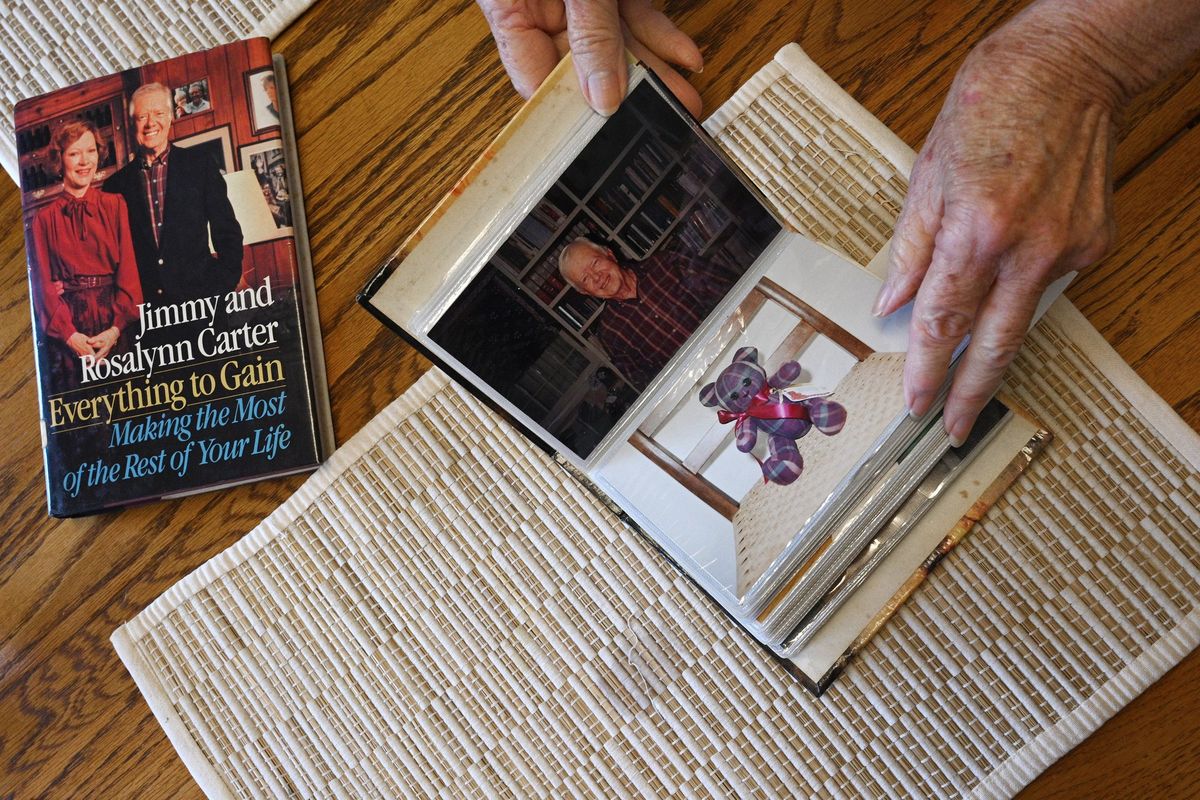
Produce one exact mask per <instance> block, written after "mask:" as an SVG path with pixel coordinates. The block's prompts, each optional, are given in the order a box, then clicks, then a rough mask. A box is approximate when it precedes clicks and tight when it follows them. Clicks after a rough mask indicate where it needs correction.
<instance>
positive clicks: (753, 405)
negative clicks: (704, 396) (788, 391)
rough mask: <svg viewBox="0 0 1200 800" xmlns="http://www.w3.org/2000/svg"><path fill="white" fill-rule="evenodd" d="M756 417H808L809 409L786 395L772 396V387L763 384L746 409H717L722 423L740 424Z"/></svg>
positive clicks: (718, 417)
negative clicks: (737, 410)
mask: <svg viewBox="0 0 1200 800" xmlns="http://www.w3.org/2000/svg"><path fill="white" fill-rule="evenodd" d="M751 417H752V418H754V419H808V418H809V416H808V409H807V408H806V407H805V406H804V405H803V404H801V403H797V402H795V401H789V400H788V398H787V397H785V396H784V395H782V394H781V395H779V397H778V398H773V397H771V387H770V386H763V388H761V389H759V391H758V394H756V395H754V397H753V398H752V399H751V400H750V407H749V408H747V409H746V410H745V411H740V412H735V411H726V410H725V409H723V408H721V409H718V410H717V421H719V422H720V423H721V424H722V425H725V424H728V423H730V422H735V421H736V422H737V423H738V424H739V425H740V424H742V423H743V422H745V421H746V420H747V419H749V418H751Z"/></svg>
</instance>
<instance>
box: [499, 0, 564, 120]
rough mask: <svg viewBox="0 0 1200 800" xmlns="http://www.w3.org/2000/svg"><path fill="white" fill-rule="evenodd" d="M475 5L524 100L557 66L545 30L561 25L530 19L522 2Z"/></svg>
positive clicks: (561, 24)
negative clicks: (480, 11)
mask: <svg viewBox="0 0 1200 800" xmlns="http://www.w3.org/2000/svg"><path fill="white" fill-rule="evenodd" d="M478 2H479V7H480V8H481V9H482V10H483V15H484V17H485V18H486V19H487V22H488V27H489V28H491V29H492V38H493V39H495V40H496V49H497V50H499V51H500V60H501V61H502V62H503V63H504V69H505V71H506V72H507V73H508V77H509V79H510V80H511V81H512V84H513V87H514V88H515V89H516V90H517V91H518V92H519V93H520V94H521V96H522V97H524V98H526V99H528V98H529V96H530V95H532V94H533V93H534V91H535V90H536V89H537V87H538V86H540V85H541V84H542V81H544V80H545V79H546V76H547V75H549V74H550V72H551V71H552V70H553V69H554V67H555V65H556V64H558V60H559V56H560V54H559V52H558V49H557V48H556V47H555V45H554V40H553V39H552V38H551V36H550V34H549V33H548V31H550V30H562V28H563V27H564V26H565V22H562V21H555V20H549V21H539V20H533V19H531V18H530V17H529V16H528V14H527V13H526V12H525V10H524V4H523V3H519V2H512V0H478ZM556 22H557V24H555V23H556Z"/></svg>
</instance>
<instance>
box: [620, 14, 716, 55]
mask: <svg viewBox="0 0 1200 800" xmlns="http://www.w3.org/2000/svg"><path fill="white" fill-rule="evenodd" d="M621 19H623V20H624V21H625V24H626V25H627V26H628V28H629V33H630V34H631V35H632V38H633V39H634V40H635V41H638V42H641V43H642V44H644V45H645V46H646V48H647V49H649V50H650V51H651V52H653V53H654V55H656V56H658V57H659V58H660V59H662V60H663V61H665V62H667V63H669V64H677V65H678V66H681V67H683V68H684V69H688V70H691V71H692V72H700V71H701V70H703V69H704V59H703V58H702V57H701V55H700V48H698V47H696V43H695V42H693V41H692V39H691V37H690V36H688V35H687V34H686V33H684V32H683V31H681V30H679V28H677V27H675V24H674V23H673V22H671V20H669V19H668V18H667V16H666V15H665V14H663V13H662V12H661V11H657V10H656V9H655V8H654V6H652V5H651V4H650V0H621ZM643 60H644V59H643Z"/></svg>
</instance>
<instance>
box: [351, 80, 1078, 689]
mask: <svg viewBox="0 0 1200 800" xmlns="http://www.w3.org/2000/svg"><path fill="white" fill-rule="evenodd" d="M878 289H879V279H878V278H877V277H875V276H874V275H873V274H871V273H870V272H868V271H867V270H865V269H864V268H863V267H862V266H860V265H858V264H855V263H852V262H850V261H848V260H846V259H845V258H844V257H843V256H841V255H839V254H837V253H835V252H833V251H831V250H829V249H826V248H825V247H824V246H823V245H821V244H818V243H816V242H813V241H811V240H809V239H807V238H805V237H804V236H802V235H800V234H798V233H795V232H793V231H791V230H790V229H789V228H788V227H787V226H786V225H785V224H784V223H783V222H782V221H781V219H780V217H779V215H778V214H777V213H776V212H775V211H774V210H773V208H772V206H771V202H770V201H769V200H768V199H767V197H766V195H765V194H764V193H763V192H762V191H761V190H760V188H759V187H757V186H756V185H755V184H754V182H753V181H752V180H751V179H750V178H749V177H748V176H747V174H746V173H745V172H744V171H743V170H742V168H741V167H740V166H739V165H738V164H737V163H736V162H735V161H734V160H732V159H731V158H730V157H729V156H728V155H727V154H726V153H725V152H724V151H722V150H721V149H720V148H719V147H718V146H717V145H716V144H715V143H714V142H713V141H712V139H711V138H710V137H709V136H708V135H707V134H706V133H705V132H704V130H703V129H702V128H701V127H700V126H699V125H698V124H697V123H696V121H695V120H694V119H693V118H692V117H691V116H690V115H689V114H688V113H687V111H686V110H684V109H683V108H682V106H680V104H679V103H678V102H677V101H676V100H675V99H674V98H673V97H672V96H671V94H670V93H669V92H668V91H667V90H666V88H665V87H664V86H663V85H662V84H661V82H659V81H658V79H657V78H656V77H655V76H654V75H653V74H652V73H651V72H649V71H648V70H647V69H645V68H644V67H643V66H641V65H638V64H634V65H632V66H631V72H630V81H629V91H628V95H627V97H626V99H625V101H624V103H623V104H622V105H621V107H620V108H619V110H618V111H617V112H616V113H615V114H613V115H612V116H611V117H607V118H605V117H602V116H600V115H598V114H596V113H594V112H592V111H591V110H590V109H589V108H588V107H587V105H586V104H585V102H584V100H583V98H582V96H581V95H580V93H579V90H578V87H577V85H576V81H575V78H574V74H573V70H572V68H571V66H570V64H569V61H564V63H563V64H562V65H560V66H559V68H558V69H557V70H556V72H555V73H554V74H553V75H552V76H551V77H550V78H549V79H548V80H547V82H546V84H545V85H544V86H543V88H542V89H541V90H539V92H538V94H537V95H535V97H534V98H533V99H532V100H531V101H530V102H529V103H528V104H527V105H526V106H525V108H523V109H522V111H521V112H520V114H519V115H518V117H517V118H516V119H515V120H514V121H513V122H512V123H511V124H510V125H509V126H508V127H507V128H506V129H505V130H504V131H503V132H502V133H501V135H500V137H499V138H498V139H497V140H496V142H494V143H493V144H492V146H491V147H490V148H489V149H488V150H487V151H486V152H485V154H484V155H483V156H482V157H481V158H480V159H479V161H478V162H477V163H476V164H475V166H474V167H473V168H472V169H471V171H470V172H469V174H468V175H467V176H465V177H464V178H463V180H462V181H460V183H459V185H458V186H456V187H455V189H454V191H453V192H452V193H451V195H450V196H449V197H447V199H446V200H444V201H443V202H442V203H441V204H440V205H439V206H438V208H437V209H436V210H435V211H434V212H433V214H432V215H431V216H430V218H429V219H428V220H427V221H426V222H425V223H424V224H423V225H422V226H421V228H420V229H419V230H418V231H417V232H416V233H415V234H414V235H413V236H412V237H410V238H409V240H408V241H407V242H406V243H405V244H404V245H403V246H402V247H401V249H400V250H399V251H398V252H397V253H396V254H395V255H394V256H393V257H392V258H391V259H390V260H389V261H388V263H387V264H385V265H384V267H383V268H382V269H381V270H380V271H379V273H378V275H377V276H376V277H375V278H374V279H373V280H372V281H371V283H370V284H369V285H368V286H367V287H366V289H365V290H364V291H363V293H362V295H361V298H360V299H361V301H362V302H363V304H364V305H366V306H367V307H368V308H369V309H370V310H371V311H372V312H373V313H374V314H376V316H378V317H379V318H380V319H381V320H383V321H384V322H385V323H387V324H388V325H389V326H391V327H393V328H394V329H396V330H397V331H398V332H400V333H401V334H402V335H403V336H404V337H405V338H406V339H407V340H408V341H410V342H411V343H412V344H414V345H415V346H416V347H418V348H419V349H420V350H422V351H423V352H424V353H426V354H427V355H429V356H430V358H431V359H433V360H434V361H435V362H436V363H438V364H439V365H440V366H441V367H442V368H443V369H445V370H446V371H447V372H449V373H450V374H451V375H453V376H454V377H455V378H456V379H457V380H458V381H460V382H461V383H462V384H463V385H464V386H466V387H467V388H469V389H470V390H471V391H473V392H474V393H476V394H477V395H479V396H480V397H482V398H483V399H484V400H485V401H486V402H487V403H489V404H490V405H491V406H492V407H493V408H495V409H497V410H498V411H499V412H501V414H502V415H503V416H505V417H506V418H507V419H508V420H509V421H510V422H512V423H513V424H514V425H515V426H516V427H517V428H518V429H520V430H521V431H522V432H523V433H524V434H525V435H526V436H528V437H529V438H530V439H532V440H534V441H536V442H538V443H539V444H541V445H542V446H543V447H544V448H546V449H547V450H548V451H550V452H552V453H553V454H555V456H556V458H557V460H558V462H559V463H560V464H561V465H562V467H563V469H564V470H567V471H569V472H570V473H572V475H573V476H574V477H575V478H576V479H578V480H579V481H580V482H581V483H582V484H584V485H586V486H588V487H589V488H590V489H592V490H593V491H595V492H597V493H599V494H600V495H601V496H602V497H603V498H604V499H605V500H606V502H608V503H609V504H611V505H613V506H615V507H616V508H618V509H619V510H620V512H621V513H622V515H623V517H624V518H625V519H626V520H627V521H628V522H630V523H632V524H633V525H634V526H636V528H637V529H638V530H640V531H641V532H642V533H643V534H644V535H645V536H647V537H648V538H649V539H650V540H651V541H653V542H654V544H655V545H656V546H657V547H658V548H659V549H660V550H661V551H662V552H663V553H665V554H666V555H667V556H668V557H669V558H670V559H671V560H672V561H673V562H674V563H675V564H676V565H677V566H678V567H679V568H680V569H681V570H682V571H683V572H684V573H685V574H686V575H687V576H688V577H689V578H690V579H691V580H693V581H695V582H696V583H697V584H699V585H700V586H701V587H702V588H703V589H704V590H705V591H706V592H707V593H708V594H709V595H710V596H711V597H712V598H713V600H714V601H715V602H716V603H717V604H719V606H720V607H721V608H722V609H723V610H724V611H725V612H726V613H728V614H729V615H730V616H731V617H733V618H734V619H735V620H736V621H737V622H738V623H739V624H740V625H741V626H742V627H743V628H744V629H745V630H746V631H747V632H748V633H749V635H751V636H753V637H754V638H755V639H756V640H757V641H759V642H760V643H761V644H762V645H764V646H765V647H767V648H769V649H770V650H771V651H772V652H773V653H774V654H775V655H776V656H778V657H779V658H781V659H783V660H784V661H785V662H786V663H787V664H788V665H789V666H790V667H791V668H793V669H794V671H796V672H797V673H798V674H799V675H800V676H801V678H802V679H803V680H804V682H805V684H806V685H807V686H809V688H811V689H813V690H814V691H816V692H818V693H819V692H820V691H822V690H823V689H824V688H825V687H826V686H828V684H829V682H830V681H831V680H832V679H833V677H835V676H836V674H837V672H838V671H839V669H840V667H841V666H842V665H844V664H845V662H846V660H847V659H848V658H850V657H851V656H852V655H853V653H854V652H855V651H856V649H857V648H860V647H861V646H862V645H863V644H864V643H865V642H866V640H867V639H868V638H869V637H870V635H871V633H872V632H873V631H874V630H877V629H878V627H879V626H880V625H881V624H882V623H883V622H884V621H886V619H887V618H888V616H889V615H890V614H891V613H892V612H893V611H894V610H895V608H896V607H897V606H898V605H899V603H900V602H902V601H903V599H904V597H906V596H907V594H908V593H911V591H912V590H913V588H914V587H915V585H916V583H919V580H920V578H921V577H922V576H923V575H924V574H925V572H927V571H928V569H929V568H930V567H931V566H932V565H933V564H934V563H936V560H937V559H938V558H940V556H941V555H944V553H945V552H946V550H948V549H949V548H950V547H952V546H953V545H954V544H955V543H957V541H958V540H959V539H961V538H962V536H963V535H965V533H966V532H967V531H968V530H969V528H970V525H971V520H973V519H977V518H978V515H979V513H981V510H980V509H981V508H986V507H987V505H988V504H990V503H991V502H993V501H994V500H995V499H996V497H998V496H999V494H1000V493H1001V492H1003V490H1004V488H1005V487H1007V486H1008V485H1009V484H1010V483H1011V482H1012V481H1013V480H1015V479H1016V477H1017V476H1018V475H1019V474H1020V472H1021V470H1022V469H1023V468H1024V467H1025V466H1026V465H1027V464H1028V463H1029V461H1030V460H1031V459H1032V458H1034V457H1035V456H1036V454H1037V453H1038V452H1039V451H1040V449H1041V448H1043V447H1044V446H1045V444H1046V442H1047V440H1048V436H1049V434H1048V433H1047V432H1046V431H1044V430H1041V429H1040V426H1039V425H1038V424H1037V422H1036V421H1034V420H1031V419H1029V418H1028V417H1027V415H1026V414H1025V413H1024V412H1022V410H1021V409H1019V408H1016V407H1014V406H1013V405H1012V403H1011V402H1008V401H1006V400H1005V399H1003V398H1001V399H997V400H994V401H993V402H992V403H991V405H989V407H988V408H987V409H986V411H985V412H984V414H983V416H982V417H981V418H980V421H979V423H978V424H977V425H976V428H975V431H974V432H973V433H972V435H971V437H970V439H969V440H968V441H967V442H965V443H964V444H963V445H962V446H960V447H951V446H950V441H949V438H948V437H947V435H946V433H945V431H944V429H943V426H942V422H941V417H940V403H939V404H938V405H936V406H935V408H934V410H932V411H930V412H929V414H927V415H926V416H925V417H923V418H920V419H917V418H912V417H910V416H909V414H908V413H907V411H906V408H905V403H904V397H903V385H902V383H903V382H902V372H903V365H904V352H905V350H906V347H907V331H908V325H909V311H908V309H903V310H901V311H899V312H897V313H896V314H893V315H892V316H891V317H888V318H886V319H877V318H875V317H873V316H872V315H871V312H870V309H871V305H872V302H873V300H874V298H875V296H876V294H877V292H878ZM1061 289H1062V285H1061V284H1060V285H1055V286H1053V287H1051V289H1050V290H1048V292H1047V296H1046V297H1045V298H1043V304H1042V309H1044V308H1045V307H1046V306H1047V305H1048V304H1049V302H1050V301H1051V300H1053V298H1054V297H1055V296H1057V294H1058V293H1059V292H1061ZM460 457H464V458H470V454H461V455H460ZM495 502H496V503H503V502H504V499H503V498H496V499H495ZM980 504H982V506H981V505H980Z"/></svg>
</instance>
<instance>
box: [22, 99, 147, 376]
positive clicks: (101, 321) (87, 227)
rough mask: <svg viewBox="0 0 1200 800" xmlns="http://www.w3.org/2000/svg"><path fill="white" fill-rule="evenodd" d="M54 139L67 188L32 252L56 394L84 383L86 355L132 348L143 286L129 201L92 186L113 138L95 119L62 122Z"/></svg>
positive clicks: (36, 224)
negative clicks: (131, 328) (132, 330)
mask: <svg viewBox="0 0 1200 800" xmlns="http://www.w3.org/2000/svg"><path fill="white" fill-rule="evenodd" d="M52 144H53V147H52V148H51V157H52V158H57V159H58V160H59V162H60V166H61V168H62V176H63V191H62V193H61V194H59V195H58V196H57V197H56V198H54V199H53V200H52V201H50V203H48V204H47V205H45V206H43V207H42V208H40V209H38V211H37V213H36V214H35V215H34V218H33V223H32V225H31V232H30V246H31V253H30V255H31V261H32V267H33V270H34V275H33V278H34V280H35V282H36V287H37V291H36V292H35V293H34V308H35V311H36V312H37V318H38V322H39V324H40V325H41V328H42V331H43V332H44V334H45V336H46V338H47V339H48V340H49V341H48V346H47V348H46V351H47V356H48V357H49V361H50V371H51V381H50V387H51V392H60V391H62V390H64V389H69V388H72V387H74V386H78V385H79V383H80V380H81V375H82V369H81V366H80V360H81V358H83V357H84V356H91V357H92V358H94V359H95V360H97V361H99V360H101V359H104V358H106V357H108V356H109V355H110V354H114V353H116V352H120V351H122V350H125V349H126V348H128V347H129V346H130V343H129V341H128V338H129V337H128V336H127V335H126V334H125V330H126V328H127V327H128V325H129V324H130V323H131V322H133V321H134V320H136V319H137V315H138V304H140V303H141V302H142V290H141V284H140V283H139V280H138V272H137V261H136V260H135V258H134V254H133V242H132V240H131V238H130V234H129V215H128V213H127V211H126V208H125V200H124V198H122V197H121V196H120V195H116V194H105V193H104V192H102V191H100V189H99V187H98V186H97V187H96V188H92V179H93V178H94V177H95V175H96V171H97V169H98V167H99V165H100V164H101V163H103V161H104V158H105V156H106V155H107V151H108V147H107V143H106V142H105V141H104V139H103V138H101V136H100V132H99V131H98V130H97V129H96V126H95V125H93V124H92V123H91V122H85V121H75V122H68V123H65V124H63V125H62V126H60V127H59V128H58V129H57V130H56V131H55V133H54V137H53V139H52Z"/></svg>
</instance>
